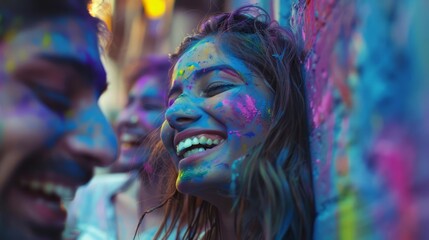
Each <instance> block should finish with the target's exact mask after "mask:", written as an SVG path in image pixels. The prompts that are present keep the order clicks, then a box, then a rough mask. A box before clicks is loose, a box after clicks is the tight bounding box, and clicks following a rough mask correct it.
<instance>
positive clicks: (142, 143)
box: [67, 55, 171, 240]
mask: <svg viewBox="0 0 429 240" xmlns="http://www.w3.org/2000/svg"><path fill="white" fill-rule="evenodd" d="M170 65H171V64H170V60H169V58H168V57H167V56H155V55H151V56H146V57H144V58H143V59H139V60H138V61H135V62H133V64H131V65H130V66H129V67H128V68H126V70H125V76H124V80H125V85H126V91H127V93H128V101H127V104H126V106H125V107H124V109H123V110H122V111H121V112H120V114H119V118H118V123H117V134H118V138H119V141H120V153H119V158H118V160H117V161H115V163H114V164H113V165H112V166H110V173H109V174H103V175H100V176H97V177H95V178H94V179H93V180H91V182H90V183H89V184H88V185H87V186H85V187H83V188H80V189H79V191H78V192H77V194H76V198H75V199H74V201H73V202H72V203H71V205H70V215H69V217H68V221H67V222H68V224H67V237H68V238H71V239H75V238H77V239H85V240H89V239H94V240H100V239H126V240H128V239H133V236H134V234H135V233H136V227H137V222H138V219H139V217H140V215H141V214H143V212H145V211H147V210H149V209H151V208H153V207H155V206H157V205H159V203H160V198H161V197H160V196H161V194H162V191H163V189H164V188H163V187H160V185H161V184H162V182H160V181H158V179H159V175H160V174H167V173H166V172H165V171H164V168H165V165H164V162H163V161H162V160H161V159H160V158H157V159H156V161H155V162H154V164H149V163H148V157H149V153H150V151H151V150H152V149H150V147H149V145H148V144H149V143H150V142H151V141H148V139H150V138H151V137H149V136H152V135H153V137H156V139H154V141H156V140H159V131H156V130H157V128H159V127H160V126H161V123H162V122H163V120H164V110H165V107H166V95H167V88H166V87H165V86H167V85H168V70H169V68H170ZM155 132H156V134H151V133H155ZM166 164H170V162H166ZM162 217H163V209H162V208H160V209H158V210H155V211H153V212H151V213H150V214H148V215H147V217H146V218H145V219H144V221H143V223H142V224H141V228H139V231H138V239H152V235H153V234H154V233H155V232H156V229H157V228H158V226H159V224H161V220H162Z"/></svg>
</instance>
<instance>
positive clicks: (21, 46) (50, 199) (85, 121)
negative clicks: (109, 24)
mask: <svg viewBox="0 0 429 240" xmlns="http://www.w3.org/2000/svg"><path fill="white" fill-rule="evenodd" d="M105 87H106V77H105V72H104V69H103V66H102V64H101V61H100V58H99V52H98V45H97V36H96V32H94V31H93V30H92V29H91V28H89V27H88V26H87V25H85V23H84V22H83V21H81V20H78V19H75V18H58V19H51V20H50V21H43V22H39V23H37V24H36V25H34V26H33V27H31V28H28V29H24V30H20V31H17V32H14V31H13V30H12V31H11V33H10V34H9V36H8V38H7V39H6V41H5V42H2V43H0V195H1V198H0V239H59V238H60V237H61V232H62V230H63V229H64V222H65V218H66V212H65V210H64V207H63V203H64V201H69V200H71V199H72V198H73V196H74V192H75V190H76V188H77V187H78V186H80V185H82V184H85V183H86V182H88V181H89V179H90V178H91V177H92V173H93V168H94V167H95V166H105V165H108V164H110V163H111V162H112V161H113V160H114V159H115V158H116V155H117V141H116V138H115V135H114V133H113V131H112V129H111V127H110V125H109V123H108V122H107V120H106V119H105V117H104V116H103V114H102V112H101V111H100V108H99V106H98V104H97V101H98V98H99V96H100V94H101V93H102V92H103V91H104V89H105Z"/></svg>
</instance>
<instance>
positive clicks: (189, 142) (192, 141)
mask: <svg viewBox="0 0 429 240" xmlns="http://www.w3.org/2000/svg"><path fill="white" fill-rule="evenodd" d="M223 141H224V139H210V138H207V137H206V136H201V137H199V138H198V137H190V138H186V139H184V140H182V141H180V142H179V144H178V145H177V146H176V153H177V155H179V154H180V153H181V152H183V150H184V149H186V148H189V147H192V146H193V145H199V144H201V145H208V146H211V145H218V144H220V143H222V142H223ZM199 149H202V150H201V151H205V149H204V148H198V149H196V150H199ZM194 150H195V149H193V150H190V151H187V152H186V153H187V154H186V153H185V154H183V155H184V156H185V157H186V155H189V154H192V153H196V152H194Z"/></svg>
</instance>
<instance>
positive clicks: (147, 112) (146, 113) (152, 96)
mask: <svg viewBox="0 0 429 240" xmlns="http://www.w3.org/2000/svg"><path fill="white" fill-rule="evenodd" d="M163 75H167V73H164V74H163ZM161 77H164V76H161V74H147V75H144V76H142V77H140V78H139V79H138V80H137V81H136V82H135V84H134V85H133V87H132V89H131V90H130V92H129V94H128V103H127V105H126V107H125V108H124V109H123V110H122V111H121V113H120V114H119V118H118V128H117V131H118V138H119V141H120V149H121V151H120V155H119V158H118V160H117V161H116V162H115V163H114V164H113V165H112V168H113V170H114V171H120V172H125V171H130V170H133V169H139V168H141V166H142V164H143V163H144V162H146V160H147V158H148V154H149V149H148V147H147V146H145V141H144V140H145V138H146V137H147V136H148V135H149V133H151V132H152V131H154V130H155V129H156V128H158V127H159V126H161V124H162V122H163V120H164V117H163V113H164V110H165V102H166V99H165V98H166V89H165V86H163V84H162V83H163V82H165V81H163V79H161Z"/></svg>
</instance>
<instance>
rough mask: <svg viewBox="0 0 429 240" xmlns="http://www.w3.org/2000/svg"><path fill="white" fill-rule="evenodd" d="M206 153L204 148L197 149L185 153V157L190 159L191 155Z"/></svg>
mask: <svg viewBox="0 0 429 240" xmlns="http://www.w3.org/2000/svg"><path fill="white" fill-rule="evenodd" d="M204 151H205V149H204V148H195V149H192V150H190V151H187V152H185V154H184V155H183V156H184V157H189V156H191V155H194V154H195V153H199V152H204Z"/></svg>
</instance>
